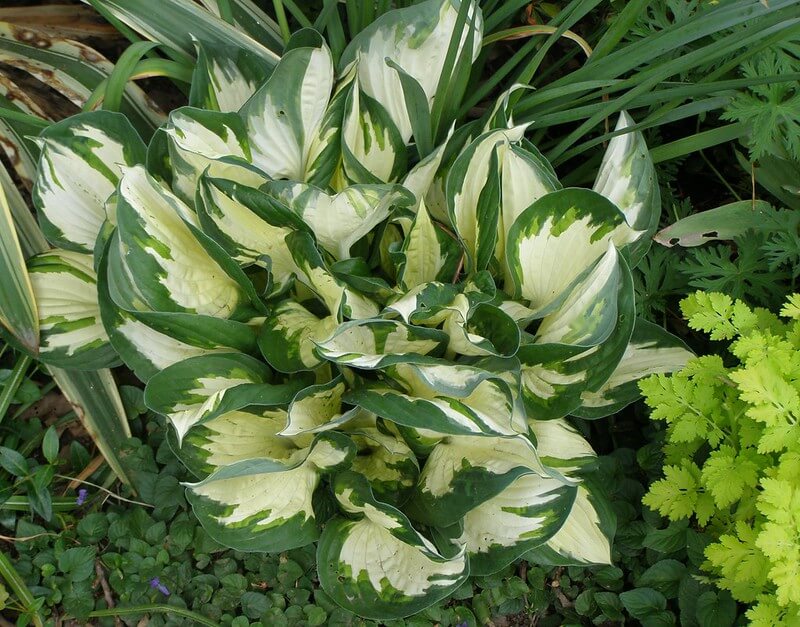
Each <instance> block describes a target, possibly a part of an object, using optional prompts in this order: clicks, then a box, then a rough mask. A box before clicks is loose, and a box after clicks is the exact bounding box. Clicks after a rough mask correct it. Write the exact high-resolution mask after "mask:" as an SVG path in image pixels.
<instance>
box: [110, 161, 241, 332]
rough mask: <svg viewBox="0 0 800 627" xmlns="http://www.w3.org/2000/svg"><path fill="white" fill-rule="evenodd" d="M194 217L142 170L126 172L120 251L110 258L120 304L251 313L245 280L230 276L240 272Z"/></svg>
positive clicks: (139, 308)
mask: <svg viewBox="0 0 800 627" xmlns="http://www.w3.org/2000/svg"><path fill="white" fill-rule="evenodd" d="M196 220H197V217H196V215H195V214H194V213H193V212H192V211H191V209H189V208H188V207H187V206H186V205H185V204H184V203H183V202H182V201H181V200H180V199H179V198H178V197H177V196H175V195H174V194H172V193H171V192H170V191H169V190H168V189H166V188H165V187H163V186H162V185H161V184H160V183H158V182H157V181H156V180H155V179H154V178H153V177H151V176H150V175H149V174H148V173H147V172H146V171H145V170H144V168H141V167H135V168H131V169H130V170H129V171H128V172H127V173H126V174H125V176H124V177H123V178H122V180H121V181H120V184H119V200H118V203H117V221H118V231H117V232H118V248H119V255H118V257H115V256H114V255H112V256H111V257H110V258H109V278H110V282H109V289H110V293H111V296H112V298H113V299H114V300H115V301H116V302H117V304H118V305H120V306H122V307H124V308H126V309H133V310H137V311H147V310H151V311H164V312H168V311H171V312H185V313H198V314H204V315H208V316H214V317H218V318H231V317H235V316H236V315H237V314H241V312H242V311H243V310H244V311H248V312H249V311H250V308H249V300H248V294H247V293H246V290H245V288H244V287H243V285H242V284H241V279H240V278H239V277H236V278H234V276H231V274H235V271H238V272H239V273H241V270H239V268H238V266H236V265H235V264H234V263H233V261H232V260H231V259H230V258H229V257H227V255H225V253H224V252H223V251H222V250H221V249H218V250H216V251H214V249H213V247H211V246H210V245H209V242H207V241H203V239H204V238H205V236H204V235H203V234H202V233H200V232H199V230H198V229H196V228H193V223H195V222H196ZM212 243H213V242H212ZM112 247H113V242H112ZM212 251H213V252H215V253H216V254H214V255H212V254H211V252H212ZM117 259H118V260H119V262H120V263H119V264H116V263H115V260H117ZM231 266H235V267H231ZM242 276H243V275H242ZM237 279H238V280H237Z"/></svg>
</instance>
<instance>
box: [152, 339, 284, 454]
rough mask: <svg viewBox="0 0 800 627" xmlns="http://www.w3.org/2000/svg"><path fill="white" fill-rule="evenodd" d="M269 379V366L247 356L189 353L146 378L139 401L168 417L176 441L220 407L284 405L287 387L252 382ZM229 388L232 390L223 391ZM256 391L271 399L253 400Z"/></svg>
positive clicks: (211, 415) (218, 412)
mask: <svg viewBox="0 0 800 627" xmlns="http://www.w3.org/2000/svg"><path fill="white" fill-rule="evenodd" d="M270 377H271V372H270V370H269V368H267V367H266V366H265V365H264V364H263V363H262V362H260V361H259V360H257V359H254V358H252V357H248V356H247V355H242V354H239V353H220V354H213V355H202V356H200V357H192V358H190V359H186V360H184V361H181V362H178V363H176V364H173V365H172V366H169V367H168V368H165V369H164V370H162V371H161V372H159V373H158V374H156V375H154V376H153V377H151V378H150V380H149V381H148V382H147V386H146V388H145V403H147V406H148V407H149V408H150V409H152V410H153V411H155V412H158V413H160V414H163V415H164V416H166V417H167V418H168V419H169V421H170V422H171V423H172V426H173V427H175V431H176V432H177V434H178V442H179V444H180V442H181V439H182V438H183V436H184V435H186V433H187V432H188V431H189V429H190V428H191V427H192V426H193V425H195V424H198V423H200V422H202V421H204V420H210V419H211V418H212V417H213V416H216V415H219V414H220V413H223V412H224V411H232V410H234V409H240V408H242V407H246V406H247V405H254V404H269V405H280V404H282V403H283V404H288V403H289V401H290V400H291V398H292V395H290V393H291V391H292V389H291V388H289V387H285V386H260V385H257V384H262V383H265V382H267V381H269V379H270ZM254 384H256V385H254ZM237 388H238V389H237ZM294 389H296V388H294ZM230 392H233V393H232V394H230V395H229V393H230ZM261 392H266V393H267V394H272V396H273V398H272V399H271V400H274V401H276V402H271V403H267V402H260V403H259V402H258V400H259V396H258V395H259V393H261ZM223 400H224V401H225V402H224V403H223ZM260 400H261V401H263V397H262V398H261V399H260Z"/></svg>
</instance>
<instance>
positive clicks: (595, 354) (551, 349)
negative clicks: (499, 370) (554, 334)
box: [517, 256, 635, 420]
mask: <svg viewBox="0 0 800 627" xmlns="http://www.w3.org/2000/svg"><path fill="white" fill-rule="evenodd" d="M618 263H619V264H620V274H619V276H620V280H619V283H618V286H617V302H616V311H617V314H616V323H615V325H614V327H613V329H612V330H611V333H610V334H609V335H607V337H605V338H604V339H602V341H601V342H600V343H598V344H595V345H593V346H589V347H587V346H585V345H569V344H537V343H533V344H524V345H522V346H520V348H519V351H518V352H517V357H518V358H519V360H520V362H521V364H522V382H523V388H522V395H523V399H524V401H525V406H526V408H527V411H528V415H529V417H531V418H533V419H537V420H546V419H551V418H562V417H563V416H565V415H566V414H568V413H570V412H571V411H573V410H575V409H577V408H578V407H580V405H581V402H582V401H581V394H583V393H584V392H586V391H596V390H597V389H599V388H600V386H602V385H603V383H605V382H606V381H607V380H608V378H609V377H610V376H611V373H612V372H613V370H614V368H615V367H616V366H617V364H619V362H620V360H621V359H622V355H623V353H624V352H625V348H626V347H627V345H628V341H629V340H630V337H631V333H632V332H633V325H634V320H635V311H634V303H633V279H632V277H631V273H630V270H629V269H628V266H627V263H625V259H624V257H622V256H619V257H618ZM567 302H568V301H567ZM552 315H556V314H552ZM546 319H547V318H545V320H546ZM603 335H605V334H602V335H600V336H599V337H601V338H602V337H603Z"/></svg>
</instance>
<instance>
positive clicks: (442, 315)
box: [30, 0, 688, 618]
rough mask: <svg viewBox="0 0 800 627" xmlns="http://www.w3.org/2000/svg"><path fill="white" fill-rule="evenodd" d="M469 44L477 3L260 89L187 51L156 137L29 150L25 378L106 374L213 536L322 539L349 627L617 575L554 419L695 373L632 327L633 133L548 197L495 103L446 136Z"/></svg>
mask: <svg viewBox="0 0 800 627" xmlns="http://www.w3.org/2000/svg"><path fill="white" fill-rule="evenodd" d="M480 41H481V15H480V11H479V9H478V8H477V6H476V5H474V4H466V3H465V4H460V3H458V2H456V1H455V0H429V1H427V2H423V3H421V4H417V5H415V6H413V7H411V8H407V9H401V10H397V11H392V12H390V13H388V14H386V15H384V16H382V17H381V18H380V19H379V20H377V21H376V22H375V23H373V24H372V25H370V26H369V27H368V28H366V29H364V30H363V31H362V32H361V33H360V34H359V35H358V36H357V37H356V38H355V39H354V40H353V42H352V43H351V44H350V46H349V47H348V49H347V50H345V52H344V54H343V55H342V59H341V63H339V64H338V67H334V65H333V62H332V59H331V54H330V52H329V50H328V47H327V46H326V44H325V42H323V41H322V40H321V38H320V37H319V35H318V34H316V33H314V32H313V31H308V30H306V31H300V32H299V33H297V34H295V36H294V37H293V39H292V40H291V41H290V43H289V45H288V46H287V50H286V52H285V53H284V55H283V57H282V58H281V60H280V62H279V63H278V65H277V66H276V67H275V69H274V71H272V72H268V71H266V70H264V68H261V70H264V71H263V72H262V73H261V74H260V73H259V71H260V70H259V68H257V67H256V68H255V69H254V67H253V64H252V59H250V60H249V61H248V59H247V58H246V57H241V58H240V57H237V56H236V55H233V56H228V57H226V56H225V55H226V54H227V53H226V52H225V51H220V50H214V51H213V53H210V52H209V51H204V52H201V62H200V63H199V64H198V66H197V70H196V75H195V83H194V85H193V89H192V103H191V104H192V105H193V106H189V107H183V108H180V109H177V110H175V111H173V112H172V114H171V115H170V117H169V120H168V122H167V123H166V125H165V126H164V127H162V128H161V129H160V130H159V131H158V132H157V133H156V134H155V135H154V137H153V139H152V140H151V141H150V143H149V145H147V146H145V144H144V143H143V142H142V141H141V140H140V139H139V137H137V135H136V133H135V132H134V130H133V128H132V127H131V125H130V124H129V123H128V122H127V121H126V119H125V118H124V117H122V116H120V115H117V114H113V113H110V112H102V111H101V112H96V113H88V114H81V115H78V116H76V117H73V118H70V119H67V120H65V121H63V122H60V123H58V124H55V125H53V126H51V127H49V128H48V129H46V130H45V131H44V132H43V134H42V136H41V137H40V139H39V142H40V144H41V146H42V156H41V163H40V167H39V174H38V180H37V182H36V186H35V190H34V198H35V201H36V204H37V208H38V211H39V215H40V220H41V223H42V225H43V226H44V227H45V231H46V233H47V235H48V236H49V237H50V239H51V241H52V242H53V243H54V244H57V245H58V246H60V249H58V250H55V251H52V252H50V253H48V254H47V255H45V256H42V257H39V258H36V259H34V260H33V261H32V262H31V264H30V272H31V275H32V277H33V287H34V290H35V292H36V295H37V298H38V301H39V305H40V307H39V311H40V313H41V318H42V319H41V329H42V340H41V345H42V356H43V358H44V359H45V360H47V361H49V362H50V363H55V364H59V365H63V366H70V367H74V368H95V367H101V366H102V367H105V366H108V365H112V364H114V363H117V361H116V360H117V359H119V360H121V361H122V362H123V363H124V364H125V365H126V366H128V367H129V368H130V369H132V370H133V371H134V372H135V373H136V374H137V375H138V376H139V378H141V380H142V381H143V382H145V384H146V388H145V400H146V403H147V404H148V406H149V407H150V408H152V409H153V410H155V411H157V412H159V413H161V414H163V415H165V416H166V417H167V418H168V419H169V422H170V423H171V425H172V427H173V429H172V445H173V448H174V450H175V452H176V454H177V455H178V456H179V457H180V458H181V460H182V461H183V462H184V463H185V464H186V465H187V467H188V468H189V469H190V470H191V471H192V472H193V473H195V474H196V475H197V481H196V482H194V483H191V484H188V485H187V486H186V489H187V495H188V499H189V501H190V502H191V503H192V505H193V508H194V511H195V514H196V515H197V517H198V518H199V519H200V521H201V522H202V524H203V525H204V527H205V528H206V530H207V531H208V533H209V534H210V535H211V536H212V537H214V538H215V539H216V540H218V541H219V542H221V543H223V544H225V545H228V546H231V547H235V548H237V549H239V550H243V551H284V550H287V549H290V548H292V547H298V546H303V545H306V544H309V543H312V542H318V569H319V580H320V582H321V585H322V586H323V588H324V589H325V590H326V591H327V593H328V594H329V595H330V596H331V597H332V598H333V599H335V600H336V601H337V602H338V603H340V604H341V605H343V606H344V607H346V608H349V609H351V610H353V611H355V612H357V613H359V614H361V615H363V616H368V617H378V618H391V617H401V616H406V615H409V614H412V613H414V612H416V611H419V610H421V609H422V608H424V607H426V606H427V605H429V604H431V603H433V602H435V601H437V600H438V599H441V598H443V597H445V596H447V595H448V594H449V593H451V592H452V591H453V590H455V589H456V588H458V587H459V586H460V585H461V584H462V583H463V582H464V581H465V579H466V578H467V577H468V576H469V575H470V574H476V575H485V574H489V573H492V572H494V571H496V570H498V569H499V568H501V567H503V566H505V565H507V564H508V563H510V562H512V561H514V560H516V559H518V558H520V557H521V556H523V555H527V556H528V558H529V559H532V560H539V561H541V562H545V563H558V564H561V563H565V564H569V563H581V564H583V563H605V562H608V561H609V558H610V547H609V543H610V541H611V537H612V534H613V530H614V521H613V516H612V515H611V514H610V509H609V508H608V507H607V506H606V505H605V504H604V502H603V498H602V495H601V493H600V492H598V491H597V490H596V489H595V487H593V485H592V482H591V480H590V469H591V461H592V458H593V456H594V452H593V451H592V449H591V447H590V446H589V445H588V443H587V442H586V441H585V440H584V438H583V437H582V436H581V435H580V434H579V433H578V432H577V431H576V430H575V429H574V428H572V427H571V426H570V424H569V423H568V422H567V421H566V420H565V417H566V416H567V415H569V414H572V415H577V416H583V417H587V418H594V417H600V416H604V415H607V414H609V413H611V412H613V411H616V410H617V409H618V408H620V407H623V406H624V405H626V404H627V403H629V402H631V401H632V400H633V399H635V398H636V397H637V394H638V391H637V389H636V381H637V380H638V379H639V378H641V377H642V376H644V375H645V374H649V373H653V372H667V371H671V370H673V369H675V368H677V367H680V366H681V365H682V364H683V363H684V362H685V360H686V359H687V357H688V352H687V351H686V350H685V348H683V347H682V346H681V345H680V343H679V342H678V341H677V340H675V339H674V338H672V337H670V336H669V335H667V334H666V333H665V332H663V331H662V330H661V329H660V328H658V327H655V326H653V325H651V324H648V323H646V322H643V321H640V320H636V319H635V316H634V303H633V288H632V284H631V273H630V267H631V265H633V264H635V263H636V261H637V260H638V259H639V258H640V257H641V255H642V254H643V252H644V251H645V249H646V246H647V243H648V242H649V239H650V236H651V235H652V232H653V229H654V227H655V225H656V223H657V218H658V212H659V199H658V191H657V190H658V187H657V185H656V181H655V179H654V172H653V165H652V163H651V161H650V159H649V157H648V153H647V149H646V147H645V146H644V143H643V140H642V138H641V136H640V135H639V134H638V133H627V134H620V135H619V136H618V137H616V138H615V139H614V140H613V141H612V142H611V143H610V144H609V146H608V150H607V153H606V156H605V158H604V160H603V162H602V165H601V168H600V172H599V174H598V177H597V182H596V185H595V188H594V189H593V190H589V189H563V188H562V186H561V185H560V184H559V181H558V178H557V177H556V174H555V172H554V171H553V169H552V168H551V167H550V165H549V164H548V163H547V162H546V161H545V159H544V158H543V157H542V156H541V154H540V153H539V152H538V151H537V150H536V148H535V147H534V146H533V145H532V144H531V143H530V142H529V141H528V140H527V139H526V138H525V126H517V125H515V124H514V122H513V120H512V119H511V117H510V114H509V111H508V107H507V105H508V100H509V99H508V97H507V96H505V97H503V98H501V99H500V100H499V101H498V102H497V104H496V106H495V107H494V108H491V109H490V110H489V111H487V113H486V115H485V116H484V117H483V118H482V119H479V120H473V121H471V122H469V123H466V124H455V123H454V122H455V113H454V112H455V111H456V110H457V107H456V106H455V105H456V104H457V103H458V98H459V97H460V94H461V93H463V85H464V84H465V82H464V76H465V73H468V71H469V64H470V61H471V60H472V59H474V58H475V56H476V54H477V52H478V49H479V47H480ZM258 76H262V78H261V79H256V78H253V77H258ZM264 76H268V78H266V80H264V78H263V77H264ZM459 86H462V87H459ZM222 103H224V106H223V104H222ZM221 109H224V110H221ZM630 124H631V120H630V119H629V118H628V117H627V116H622V118H621V119H620V121H619V126H618V128H619V130H620V131H624V129H625V128H626V126H628V125H630Z"/></svg>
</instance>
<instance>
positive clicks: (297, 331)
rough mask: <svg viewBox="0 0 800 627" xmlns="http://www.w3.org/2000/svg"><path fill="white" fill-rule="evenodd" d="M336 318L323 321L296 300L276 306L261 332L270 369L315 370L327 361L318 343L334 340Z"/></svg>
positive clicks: (261, 345) (285, 370)
mask: <svg viewBox="0 0 800 627" xmlns="http://www.w3.org/2000/svg"><path fill="white" fill-rule="evenodd" d="M336 327H337V322H336V318H335V317H334V316H326V317H325V318H319V317H317V316H316V315H315V314H313V313H311V312H310V311H309V310H308V309H306V308H305V307H303V305H301V304H300V303H298V302H297V301H294V300H285V301H283V302H281V303H279V304H277V305H275V306H274V307H273V308H272V309H271V310H270V312H269V314H268V315H267V317H266V319H265V320H264V324H263V326H262V327H261V330H260V331H259V336H258V345H259V347H260V348H261V354H262V355H264V359H266V360H267V363H269V365H270V366H272V367H273V368H275V370H277V371H279V372H299V371H301V370H314V369H315V368H317V367H318V366H319V365H320V364H322V362H323V360H322V359H320V358H319V357H318V356H317V354H316V351H315V348H316V342H322V341H324V340H326V339H327V338H328V337H330V335H331V333H333V331H334V330H335V329H336Z"/></svg>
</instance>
